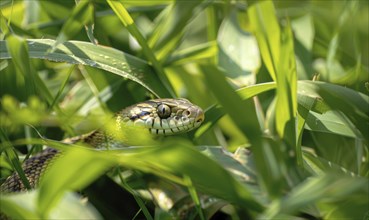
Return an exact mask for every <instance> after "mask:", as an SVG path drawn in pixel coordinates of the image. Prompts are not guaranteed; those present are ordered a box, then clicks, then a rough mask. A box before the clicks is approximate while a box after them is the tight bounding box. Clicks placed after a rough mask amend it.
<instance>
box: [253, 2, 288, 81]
mask: <svg viewBox="0 0 369 220" xmlns="http://www.w3.org/2000/svg"><path fill="white" fill-rule="evenodd" d="M248 13H249V16H250V23H251V26H252V31H253V34H254V35H255V36H256V39H257V41H258V45H259V49H260V53H261V57H262V58H263V61H264V63H265V66H266V67H267V69H268V71H269V74H270V76H271V77H272V79H273V81H276V80H277V76H276V74H277V71H278V70H277V69H278V67H277V65H278V64H279V63H280V59H281V57H280V55H281V49H280V46H281V30H280V27H279V24H278V21H277V19H276V16H275V10H274V6H273V3H272V2H271V1H263V2H258V3H255V4H253V5H251V6H250V7H249V9H248Z"/></svg>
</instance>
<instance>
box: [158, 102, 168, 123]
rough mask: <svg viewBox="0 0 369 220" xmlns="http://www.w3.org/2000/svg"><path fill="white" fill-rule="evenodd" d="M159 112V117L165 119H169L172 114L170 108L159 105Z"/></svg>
mask: <svg viewBox="0 0 369 220" xmlns="http://www.w3.org/2000/svg"><path fill="white" fill-rule="evenodd" d="M157 111H158V115H159V117H160V118H163V119H165V118H168V117H169V116H170V114H171V111H170V108H169V106H167V105H164V104H161V105H159V106H158V108H157Z"/></svg>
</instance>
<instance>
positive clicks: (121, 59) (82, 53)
mask: <svg viewBox="0 0 369 220" xmlns="http://www.w3.org/2000/svg"><path fill="white" fill-rule="evenodd" d="M27 43H28V48H29V56H30V58H38V59H46V60H50V61H55V62H67V63H72V64H81V65H88V66H91V67H95V68H99V69H103V70H106V71H108V72H111V73H114V74H117V75H119V76H122V77H124V78H126V79H129V80H132V81H135V82H137V83H139V84H141V85H142V86H144V87H145V88H146V89H147V90H149V91H150V92H152V93H153V94H154V95H155V96H157V97H170V95H169V93H168V92H167V90H166V89H165V87H164V86H163V84H162V83H161V81H160V80H159V79H158V78H157V77H156V76H155V74H154V72H153V70H152V68H151V66H150V65H148V64H147V63H146V62H145V61H142V60H140V59H138V58H136V57H133V56H131V55H129V54H126V53H124V52H121V51H119V50H116V49H113V48H109V47H104V46H98V45H94V44H91V43H87V42H81V41H68V42H64V43H63V44H60V45H58V46H57V48H56V49H55V51H53V52H48V51H49V50H50V49H51V48H52V46H53V45H54V44H55V41H54V40H49V39H34V40H28V41H27ZM0 55H1V59H10V58H11V56H10V54H9V51H8V50H7V48H6V46H5V41H0Z"/></svg>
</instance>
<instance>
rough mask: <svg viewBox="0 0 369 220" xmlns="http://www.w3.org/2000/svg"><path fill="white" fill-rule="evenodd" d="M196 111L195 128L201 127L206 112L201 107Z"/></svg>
mask: <svg viewBox="0 0 369 220" xmlns="http://www.w3.org/2000/svg"><path fill="white" fill-rule="evenodd" d="M195 113H196V116H195V120H194V122H195V124H194V125H195V126H194V127H195V128H196V127H199V126H200V125H201V123H202V122H203V121H204V119H205V114H204V111H203V110H202V109H201V108H198V109H197V111H195Z"/></svg>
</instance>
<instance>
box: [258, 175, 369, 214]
mask: <svg viewBox="0 0 369 220" xmlns="http://www.w3.org/2000/svg"><path fill="white" fill-rule="evenodd" d="M366 186H367V180H366V179H364V178H357V177H355V178H353V177H349V176H335V175H321V176H317V177H311V178H308V179H307V180H306V181H305V182H303V183H301V184H300V185H298V186H296V187H295V188H294V189H293V190H292V191H291V192H290V193H289V194H288V195H287V196H285V197H284V198H281V199H278V200H275V201H274V202H272V204H271V205H270V206H269V207H268V209H267V210H265V212H264V214H263V215H262V216H260V218H266V219H273V218H278V216H279V215H280V214H288V213H294V212H296V211H297V210H300V209H301V208H303V207H306V206H309V205H313V204H314V203H316V202H319V201H322V202H333V201H340V200H342V199H345V198H347V197H348V196H350V195H351V194H353V193H357V192H358V191H362V190H364V189H365V187H366ZM342 189H345V190H342ZM363 199H365V196H362V197H361V198H360V200H361V201H362V202H365V200H363ZM366 203H367V202H366ZM367 204H368V203H367ZM363 214H364V213H363Z"/></svg>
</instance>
